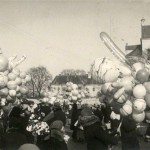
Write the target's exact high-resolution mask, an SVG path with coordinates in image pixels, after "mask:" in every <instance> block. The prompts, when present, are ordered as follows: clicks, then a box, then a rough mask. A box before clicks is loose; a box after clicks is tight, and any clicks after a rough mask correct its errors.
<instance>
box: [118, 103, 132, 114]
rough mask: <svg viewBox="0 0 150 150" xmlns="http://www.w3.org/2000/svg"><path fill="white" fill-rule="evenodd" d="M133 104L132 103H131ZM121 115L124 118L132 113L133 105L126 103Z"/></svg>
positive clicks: (121, 109)
mask: <svg viewBox="0 0 150 150" xmlns="http://www.w3.org/2000/svg"><path fill="white" fill-rule="evenodd" d="M130 103H131V102H130ZM120 113H121V115H122V116H128V115H130V114H131V113H132V103H131V104H129V103H125V104H124V105H123V106H122V108H120Z"/></svg>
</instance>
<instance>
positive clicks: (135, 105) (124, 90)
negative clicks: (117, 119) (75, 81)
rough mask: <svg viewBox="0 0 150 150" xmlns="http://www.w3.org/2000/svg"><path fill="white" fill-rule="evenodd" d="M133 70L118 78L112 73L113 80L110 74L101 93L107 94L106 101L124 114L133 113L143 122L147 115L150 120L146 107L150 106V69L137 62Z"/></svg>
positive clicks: (133, 115)
mask: <svg viewBox="0 0 150 150" xmlns="http://www.w3.org/2000/svg"><path fill="white" fill-rule="evenodd" d="M106 72H107V71H106ZM131 72H132V73H131V74H127V75H123V76H120V77H117V78H116V79H115V78H114V76H115V77H116V74H112V75H111V76H112V79H113V80H110V76H109V77H108V79H107V78H106V80H105V83H104V84H103V85H102V87H101V93H102V94H103V95H105V102H107V103H108V104H109V105H110V106H112V107H115V108H117V109H118V110H119V112H120V114H121V115H122V116H128V115H132V118H133V119H134V120H135V121H136V122H142V121H143V120H144V119H145V116H146V119H148V120H150V111H147V109H146V108H150V81H149V77H150V70H149V68H148V67H147V66H146V65H145V64H143V63H141V62H136V63H134V64H133V66H132V70H131ZM108 81H109V82H108Z"/></svg>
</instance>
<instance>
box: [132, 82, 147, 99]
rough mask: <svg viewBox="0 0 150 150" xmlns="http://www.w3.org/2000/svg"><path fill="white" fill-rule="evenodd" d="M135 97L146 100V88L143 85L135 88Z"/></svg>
mask: <svg viewBox="0 0 150 150" xmlns="http://www.w3.org/2000/svg"><path fill="white" fill-rule="evenodd" d="M133 95H134V97H135V98H139V99H140V98H144V96H145V95H146V88H145V87H144V86H143V85H142V84H138V85H136V86H135V87H134V88H133Z"/></svg>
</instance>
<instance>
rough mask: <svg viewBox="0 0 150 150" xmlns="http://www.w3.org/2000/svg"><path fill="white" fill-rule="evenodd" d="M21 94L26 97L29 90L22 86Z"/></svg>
mask: <svg viewBox="0 0 150 150" xmlns="http://www.w3.org/2000/svg"><path fill="white" fill-rule="evenodd" d="M20 93H21V94H24V95H25V94H27V93H28V88H27V87H26V86H20Z"/></svg>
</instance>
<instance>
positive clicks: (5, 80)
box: [0, 52, 31, 106]
mask: <svg viewBox="0 0 150 150" xmlns="http://www.w3.org/2000/svg"><path fill="white" fill-rule="evenodd" d="M22 60H23V59H22V58H21V60H19V61H17V62H13V61H12V60H11V61H10V59H7V58H6V57H5V56H4V55H3V54H2V52H1V53H0V98H1V100H0V105H1V106H4V105H5V104H6V103H7V102H8V101H14V100H16V98H21V97H22V96H23V95H26V94H27V93H28V88H27V86H26V83H27V82H29V81H30V80H31V76H30V75H27V74H26V73H25V72H22V71H20V70H19V69H18V68H16V66H17V65H18V64H19V63H21V62H22Z"/></svg>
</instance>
